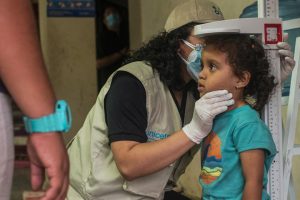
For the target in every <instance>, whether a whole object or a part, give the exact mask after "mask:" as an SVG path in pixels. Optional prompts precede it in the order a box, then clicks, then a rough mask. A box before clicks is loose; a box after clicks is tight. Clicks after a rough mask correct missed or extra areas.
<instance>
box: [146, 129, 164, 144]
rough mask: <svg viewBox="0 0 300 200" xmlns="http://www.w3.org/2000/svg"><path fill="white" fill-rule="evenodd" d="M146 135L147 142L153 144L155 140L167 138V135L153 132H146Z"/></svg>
mask: <svg viewBox="0 0 300 200" xmlns="http://www.w3.org/2000/svg"><path fill="white" fill-rule="evenodd" d="M146 135H147V137H148V142H153V141H156V140H161V139H165V138H167V137H169V135H168V134H167V133H157V132H154V131H146Z"/></svg>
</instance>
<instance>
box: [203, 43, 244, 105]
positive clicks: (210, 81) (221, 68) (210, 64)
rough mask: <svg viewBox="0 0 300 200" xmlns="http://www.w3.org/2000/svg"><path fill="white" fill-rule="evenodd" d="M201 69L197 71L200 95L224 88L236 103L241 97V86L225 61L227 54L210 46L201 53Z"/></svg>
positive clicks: (238, 79)
mask: <svg viewBox="0 0 300 200" xmlns="http://www.w3.org/2000/svg"><path fill="white" fill-rule="evenodd" d="M202 65H203V66H202V67H203V69H202V71H201V72H200V73H199V82H198V90H199V92H200V96H203V95H204V94H206V93H207V92H211V91H215V90H223V89H226V90H228V91H229V92H231V93H232V95H233V99H234V100H235V102H236V103H239V100H240V99H242V92H243V87H239V84H240V81H241V80H240V78H238V77H237V76H236V75H235V74H234V73H233V70H232V67H231V66H230V65H229V63H228V61H227V55H226V54H225V53H223V52H221V51H218V50H216V49H214V48H212V47H210V46H206V47H205V48H204V50H203V53H202Z"/></svg>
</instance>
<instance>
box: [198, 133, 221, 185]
mask: <svg viewBox="0 0 300 200" xmlns="http://www.w3.org/2000/svg"><path fill="white" fill-rule="evenodd" d="M221 145H222V142H221V140H220V138H219V137H218V135H217V134H216V133H214V132H211V133H210V134H209V135H208V136H207V138H205V140H204V142H203V144H202V155H201V156H202V157H201V158H202V169H201V174H200V178H201V180H202V181H203V182H204V183H205V184H210V183H212V182H214V181H215V180H216V179H217V178H218V177H219V176H220V175H221V174H222V169H223V167H222V154H221Z"/></svg>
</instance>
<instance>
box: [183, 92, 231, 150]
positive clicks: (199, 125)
mask: <svg viewBox="0 0 300 200" xmlns="http://www.w3.org/2000/svg"><path fill="white" fill-rule="evenodd" d="M233 103H234V100H233V99H232V94H231V93H228V91H227V90H218V91H213V92H209V93H207V94H205V95H204V96H203V97H201V98H200V99H199V100H198V101H197V102H196V103H195V109H194V114H193V118H192V120H191V122H190V123H189V124H187V125H185V126H184V127H183V128H182V130H183V132H184V133H185V134H186V135H187V137H188V138H189V139H190V140H192V141H193V142H195V143H197V144H199V143H200V142H201V141H202V139H203V138H204V137H206V136H207V135H208V133H209V132H210V131H211V129H212V125H213V119H214V118H215V116H216V115H218V114H220V113H222V112H224V111H226V110H227V109H228V106H230V105H232V104H233Z"/></svg>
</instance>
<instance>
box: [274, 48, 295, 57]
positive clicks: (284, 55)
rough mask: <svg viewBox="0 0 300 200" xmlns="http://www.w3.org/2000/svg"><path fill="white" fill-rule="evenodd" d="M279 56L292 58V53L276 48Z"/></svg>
mask: <svg viewBox="0 0 300 200" xmlns="http://www.w3.org/2000/svg"><path fill="white" fill-rule="evenodd" d="M278 53H279V55H280V56H283V57H290V58H293V57H294V54H293V52H291V51H290V50H284V49H280V50H278Z"/></svg>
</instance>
